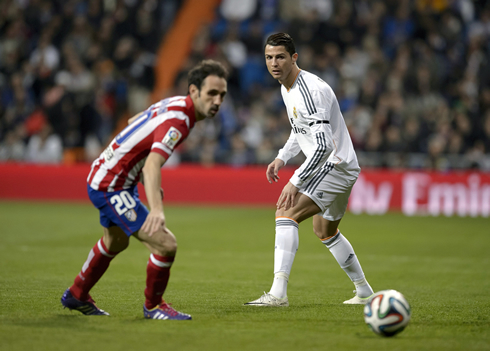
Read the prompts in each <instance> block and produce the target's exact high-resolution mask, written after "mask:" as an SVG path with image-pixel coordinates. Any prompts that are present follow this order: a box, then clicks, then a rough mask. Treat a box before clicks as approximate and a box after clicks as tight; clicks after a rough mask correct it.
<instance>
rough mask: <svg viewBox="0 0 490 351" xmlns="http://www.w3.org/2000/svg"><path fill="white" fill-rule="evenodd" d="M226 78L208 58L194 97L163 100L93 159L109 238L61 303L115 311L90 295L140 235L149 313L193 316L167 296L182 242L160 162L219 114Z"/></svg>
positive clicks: (192, 77) (193, 82) (86, 310)
mask: <svg viewBox="0 0 490 351" xmlns="http://www.w3.org/2000/svg"><path fill="white" fill-rule="evenodd" d="M226 79H227V72H226V69H225V68H224V67H223V66H222V65H221V64H220V63H218V62H216V61H212V60H206V61H203V62H201V63H200V64H199V65H197V66H196V67H194V68H193V69H192V70H191V71H190V72H189V75H188V87H189V94H188V95H187V96H175V97H171V98H167V99H164V100H161V101H159V102H157V103H156V104H154V105H152V106H150V107H149V108H148V109H147V110H146V111H143V112H141V113H139V114H138V115H136V116H134V117H132V118H131V119H130V120H129V125H128V126H127V127H126V128H125V129H124V130H123V131H122V132H121V133H120V134H119V135H117V136H116V138H114V140H112V141H111V143H110V144H109V146H108V147H107V148H106V149H105V150H104V152H102V154H101V155H100V157H99V158H98V159H97V160H95V161H94V162H93V164H92V170H91V172H90V174H89V176H88V179H87V183H88V184H87V191H88V194H89V198H90V200H91V201H92V203H93V204H94V206H95V207H96V208H97V209H99V211H100V223H101V225H102V227H103V231H104V235H103V237H102V238H101V239H100V240H99V241H98V242H97V244H95V246H94V247H93V248H92V250H90V253H89V255H88V258H87V260H86V262H85V264H84V265H83V267H82V270H81V271H80V273H79V274H78V276H77V277H76V278H75V282H74V284H73V285H72V286H71V287H70V288H68V289H67V290H66V291H65V293H64V294H63V296H62V298H61V303H62V305H63V306H64V307H65V308H69V309H74V310H77V311H80V312H81V313H83V314H86V315H108V313H107V312H105V311H103V310H101V309H100V308H98V307H97V306H96V305H95V302H94V300H93V299H92V297H91V296H90V294H89V292H90V289H91V288H92V287H93V286H94V285H95V284H96V283H97V281H98V280H99V279H100V278H101V277H102V275H103V274H104V272H105V271H106V270H107V268H108V267H109V263H110V262H111V260H112V259H113V258H114V257H115V256H116V255H117V254H118V253H120V252H121V251H123V250H124V249H126V248H127V247H128V245H129V237H130V236H133V237H135V238H136V239H138V240H139V241H141V242H142V243H143V244H144V245H145V246H146V247H147V248H148V249H149V251H150V257H149V260H148V264H147V269H146V272H147V276H146V289H145V291H144V295H145V298H146V299H145V303H144V306H143V313H144V317H145V318H147V319H177V320H185V319H191V316H190V315H188V314H185V313H182V312H178V311H176V310H174V309H173V308H172V307H170V306H169V305H168V304H167V303H166V302H165V301H164V300H163V298H162V295H163V293H164V292H165V289H166V287H167V282H168V280H169V276H170V267H171V266H172V263H173V262H174V257H175V254H176V251H177V242H176V239H175V236H174V234H173V233H172V232H171V231H170V230H169V229H168V228H167V226H166V224H165V215H164V211H163V204H162V200H163V190H161V167H162V166H163V165H164V163H165V161H166V160H168V158H169V157H170V155H171V154H172V152H173V150H174V149H175V148H176V147H177V146H178V145H180V144H181V143H182V142H183V141H184V140H185V139H186V138H187V136H188V135H189V132H190V131H191V129H192V128H193V127H194V124H195V123H196V122H197V121H200V120H203V119H205V118H213V117H214V116H215V115H216V113H217V112H218V110H219V108H220V106H221V104H222V102H223V99H224V97H225V94H226V92H227V81H226ZM138 181H142V182H143V184H144V189H145V193H146V196H147V199H148V203H149V206H150V211H148V209H147V208H146V207H145V206H144V205H143V204H142V203H141V202H140V200H139V196H138V190H137V184H138Z"/></svg>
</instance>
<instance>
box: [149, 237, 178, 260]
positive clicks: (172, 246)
mask: <svg viewBox="0 0 490 351" xmlns="http://www.w3.org/2000/svg"><path fill="white" fill-rule="evenodd" d="M152 247H153V249H154V251H155V252H154V253H156V254H157V255H160V256H175V254H176V253H177V240H176V239H175V236H174V235H173V234H165V235H159V237H158V238H157V240H156V241H155V242H154V243H153V245H152Z"/></svg>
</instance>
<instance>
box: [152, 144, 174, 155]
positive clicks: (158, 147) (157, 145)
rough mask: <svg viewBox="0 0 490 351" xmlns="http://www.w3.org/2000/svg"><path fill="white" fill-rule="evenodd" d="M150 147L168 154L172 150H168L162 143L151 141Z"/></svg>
mask: <svg viewBox="0 0 490 351" xmlns="http://www.w3.org/2000/svg"><path fill="white" fill-rule="evenodd" d="M151 148H152V149H154V148H157V149H161V150H163V151H165V152H166V153H167V154H170V153H172V150H170V149H169V148H168V147H166V146H165V145H163V144H162V143H153V144H152V145H151Z"/></svg>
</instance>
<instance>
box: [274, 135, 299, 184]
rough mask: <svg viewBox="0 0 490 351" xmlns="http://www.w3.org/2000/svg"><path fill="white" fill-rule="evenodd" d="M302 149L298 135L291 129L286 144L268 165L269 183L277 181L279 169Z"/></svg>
mask: <svg viewBox="0 0 490 351" xmlns="http://www.w3.org/2000/svg"><path fill="white" fill-rule="evenodd" d="M300 150H301V147H300V146H299V144H298V141H297V140H296V136H295V135H294V132H293V131H291V134H290V135H289V138H288V140H287V141H286V144H285V145H284V147H283V148H282V149H281V150H279V153H278V154H277V157H276V159H275V160H274V161H272V162H271V163H270V164H269V165H268V166H267V171H266V173H265V174H266V177H267V180H268V181H269V183H271V184H272V182H273V181H274V182H277V181H278V180H279V176H278V172H279V170H280V169H281V168H282V167H284V166H285V165H286V163H287V162H288V160H289V159H291V158H293V157H294V156H296V155H297V154H298V153H299V152H300Z"/></svg>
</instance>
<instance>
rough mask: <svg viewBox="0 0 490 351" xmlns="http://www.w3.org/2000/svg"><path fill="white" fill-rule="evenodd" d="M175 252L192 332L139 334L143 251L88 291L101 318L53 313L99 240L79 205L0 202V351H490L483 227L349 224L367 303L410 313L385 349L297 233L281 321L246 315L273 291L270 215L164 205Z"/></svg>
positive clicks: (479, 223)
mask: <svg viewBox="0 0 490 351" xmlns="http://www.w3.org/2000/svg"><path fill="white" fill-rule="evenodd" d="M165 210H166V216H167V222H168V226H169V228H170V229H171V230H172V231H173V232H174V233H175V234H176V236H177V241H178V244H179V251H178V254H177V258H176V262H175V264H174V266H173V267H172V275H171V279H170V283H169V286H168V288H167V292H166V294H165V298H166V300H167V301H169V302H171V303H172V304H173V306H174V307H175V308H176V309H178V310H182V311H184V312H187V313H190V314H192V316H193V320H192V321H185V322H174V321H152V320H144V319H143V313H142V305H143V299H144V297H143V290H144V284H145V267H146V262H147V260H148V255H149V254H148V252H147V250H146V248H145V247H144V246H143V245H142V244H140V243H139V242H137V241H136V240H133V239H131V245H130V247H129V248H128V249H127V250H126V251H125V252H123V253H121V254H120V255H119V256H118V257H116V259H115V260H114V261H112V263H111V266H110V267H109V270H108V271H107V272H106V274H105V276H104V277H103V278H102V279H101V280H100V281H99V283H98V284H97V285H96V286H95V288H94V289H93V290H92V295H93V297H94V299H95V300H96V301H97V303H98V305H99V306H100V307H101V308H103V309H104V310H106V311H108V312H110V313H111V316H110V317H88V316H83V315H82V314H80V313H78V312H76V311H68V310H64V309H63V308H62V306H61V304H60V297H61V295H62V293H63V291H64V290H65V289H66V288H67V287H68V286H70V285H71V283H72V281H73V279H74V278H75V276H76V274H77V273H78V272H79V270H80V268H81V266H82V264H83V262H84V261H85V259H86V257H87V254H88V252H89V250H90V248H91V247H92V246H93V245H94V244H95V242H96V241H97V240H98V239H99V238H100V237H101V233H102V231H101V228H100V225H99V223H98V213H97V211H96V210H95V209H94V208H93V207H92V206H91V205H89V204H87V205H85V204H56V203H29V202H7V201H2V202H0V224H1V235H0V350H9V351H16V350H36V351H38V350H50V351H52V350H63V351H66V350H68V351H77V350H90V351H96V350H104V351H111V350H145V351H151V350H279V351H286V350H363V351H364V350H490V322H489V320H490V273H489V269H490V254H489V249H490V220H489V219H485V218H457V217H453V218H445V217H437V218H433V217H411V218H410V217H404V216H403V215H401V214H388V215H385V216H367V215H359V216H355V215H352V214H347V215H346V217H345V218H344V220H343V222H342V223H341V226H340V229H341V230H342V232H343V233H344V235H345V236H346V237H347V238H349V240H350V241H351V243H352V244H353V246H354V248H355V250H356V253H357V255H358V257H359V259H360V261H361V264H362V266H363V269H364V272H365V274H366V277H367V278H368V280H369V282H370V283H371V285H372V286H373V288H374V290H383V289H390V288H391V289H396V290H399V291H400V292H402V293H403V294H404V295H405V296H406V298H407V299H408V301H409V302H410V304H411V307H412V320H411V323H410V324H409V326H408V327H407V329H406V330H405V331H403V332H402V333H401V334H399V335H397V336H395V337H393V338H382V337H379V336H377V335H375V334H374V333H372V332H371V331H370V330H369V329H368V327H367V326H366V325H365V324H364V319H363V314H362V310H363V308H362V306H345V305H342V301H344V300H346V299H348V298H350V297H352V290H353V284H352V283H351V282H350V280H349V279H348V277H347V275H346V274H345V273H344V272H343V271H342V270H341V269H340V268H339V267H338V265H337V263H336V262H335V260H334V258H333V257H332V256H331V254H330V253H329V251H328V250H327V249H326V248H325V247H324V246H323V245H322V244H321V243H320V242H319V240H318V239H317V238H316V237H315V236H314V234H313V232H312V227H311V221H307V222H304V223H302V224H301V225H300V246H299V250H298V253H297V255H296V260H295V264H294V267H293V270H292V273H291V276H290V283H289V289H288V295H289V301H290V305H291V306H290V307H289V308H278V309H275V308H260V307H245V306H242V304H243V303H244V302H247V301H249V300H252V299H256V298H258V297H259V296H260V295H261V294H262V293H263V291H268V289H269V288H270V285H271V282H272V277H273V274H272V269H273V249H274V208H273V206H271V207H270V208H265V207H262V208H252V207H231V208H229V207H184V206H172V205H167V206H166V208H165Z"/></svg>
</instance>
